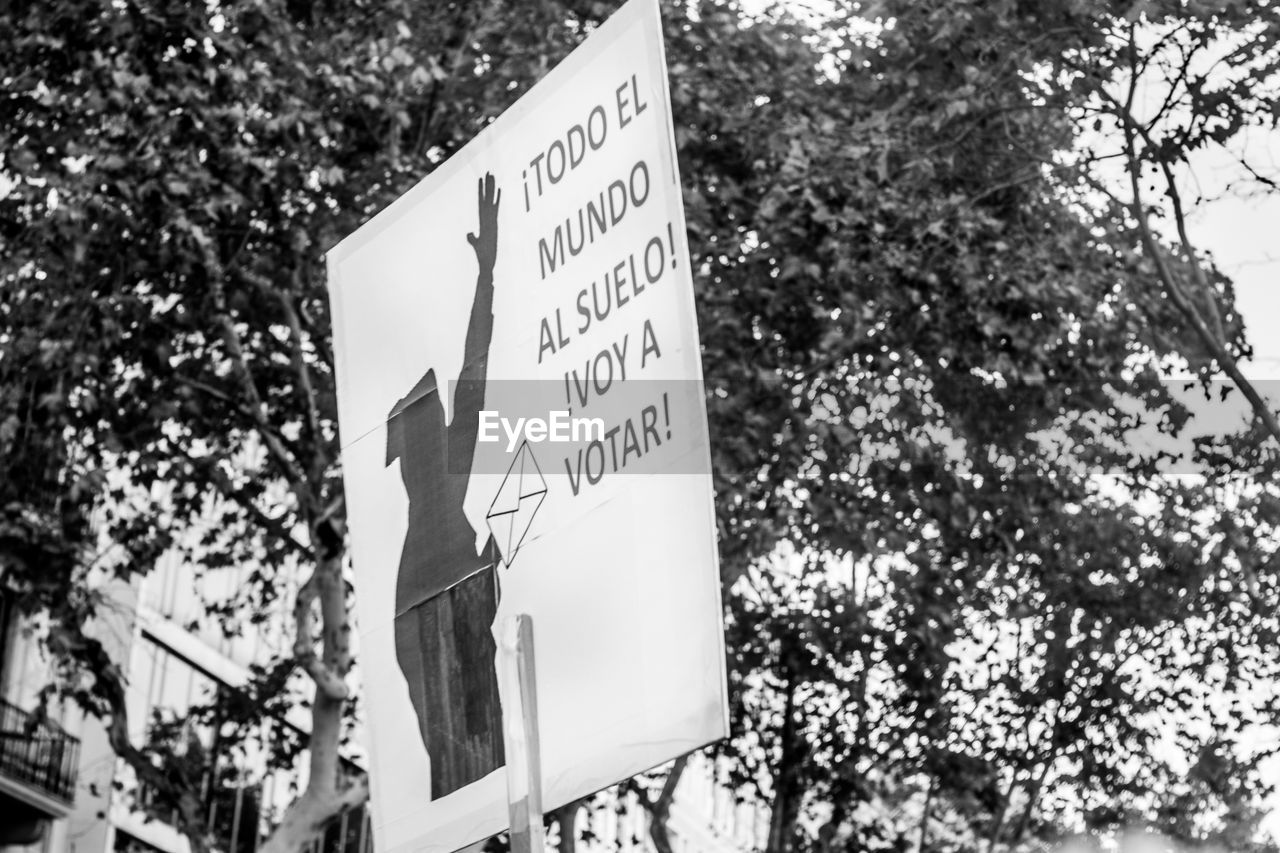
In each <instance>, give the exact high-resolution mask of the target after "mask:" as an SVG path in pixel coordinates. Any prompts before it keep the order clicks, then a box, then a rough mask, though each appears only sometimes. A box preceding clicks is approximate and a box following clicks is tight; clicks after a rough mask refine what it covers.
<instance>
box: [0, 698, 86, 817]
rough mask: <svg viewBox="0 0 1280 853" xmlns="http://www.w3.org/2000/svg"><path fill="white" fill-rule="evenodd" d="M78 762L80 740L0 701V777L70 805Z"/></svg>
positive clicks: (14, 706) (51, 724)
mask: <svg viewBox="0 0 1280 853" xmlns="http://www.w3.org/2000/svg"><path fill="white" fill-rule="evenodd" d="M79 761H80V741H79V739H77V738H74V737H72V736H71V735H69V734H67V733H66V732H64V731H63V730H62V729H61V728H59V727H58V726H56V725H54V724H53V723H51V722H48V721H45V720H37V719H36V718H35V716H33V715H32V714H30V713H28V712H26V711H23V710H22V709H21V708H19V707H17V706H16V705H11V704H10V703H8V702H6V701H4V700H3V699H0V775H2V776H6V777H8V778H9V779H12V780H14V781H17V782H20V783H22V784H24V785H26V786H28V787H30V788H33V789H35V790H36V791H39V792H40V793H43V794H46V795H48V796H50V797H53V798H55V799H58V800H61V801H63V802H65V803H71V801H72V800H73V798H74V796H75V787H76V771H77V769H78V766H79Z"/></svg>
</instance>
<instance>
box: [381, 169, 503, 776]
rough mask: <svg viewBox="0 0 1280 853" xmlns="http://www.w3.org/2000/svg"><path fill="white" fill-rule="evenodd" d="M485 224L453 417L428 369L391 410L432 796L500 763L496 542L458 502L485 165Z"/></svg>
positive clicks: (471, 451) (405, 600) (494, 212)
mask: <svg viewBox="0 0 1280 853" xmlns="http://www.w3.org/2000/svg"><path fill="white" fill-rule="evenodd" d="M477 196H478V204H479V208H480V226H479V229H478V233H474V234H468V235H467V240H468V242H470V243H471V246H472V248H474V249H475V253H476V260H477V261H478V262H479V265H480V272H479V276H478V277H477V280H476V295H475V302H474V304H473V305H472V306H471V319H470V322H469V323H468V325H467V340H466V348H465V354H464V357H463V366H462V373H461V375H460V376H459V377H458V382H457V383H456V385H455V391H454V401H453V402H454V405H453V417H452V419H451V420H449V421H448V422H446V420H445V412H444V405H443V403H442V401H441V397H442V395H447V394H448V389H447V387H445V388H441V387H440V386H439V384H438V382H437V377H436V373H435V371H434V370H428V371H427V372H426V374H425V375H424V376H423V377H422V378H421V379H420V380H418V383H417V384H416V385H414V387H413V389H412V390H411V391H409V393H408V394H406V395H405V396H404V397H402V398H401V399H400V401H399V402H397V403H396V404H395V406H394V407H393V408H392V410H391V414H390V416H389V418H388V421H387V462H386V464H387V465H390V464H391V463H392V462H394V461H395V460H397V459H399V460H400V478H401V480H403V482H404V487H405V492H406V494H407V495H408V498H409V529H408V531H407V532H406V533H405V538H404V547H403V549H402V550H401V552H400V568H399V573H398V575H397V578H396V613H395V641H396V657H397V659H398V661H399V664H400V669H401V671H402V672H403V673H404V677H405V680H406V681H407V682H408V683H409V695H410V698H411V700H412V702H413V707H414V710H415V711H416V712H417V715H418V728H419V731H420V732H421V734H422V741H423V743H424V744H425V745H426V747H427V754H428V755H429V756H430V758H431V798H432V799H439V798H440V797H443V796H444V795H446V794H448V793H450V792H451V791H456V790H457V789H458V788H461V787H462V786H464V785H467V784H468V783H470V782H473V781H475V780H477V779H480V778H482V777H484V776H485V775H487V774H488V773H490V772H491V771H493V770H496V769H498V768H499V767H501V766H502V765H503V744H502V716H501V707H500V705H499V700H498V682H497V674H496V673H495V672H494V652H495V646H494V641H493V636H492V634H491V633H490V630H489V628H490V625H491V624H492V623H493V620H494V615H495V613H496V611H497V604H498V589H497V573H496V563H497V559H496V558H497V548H496V546H495V544H494V541H493V538H492V537H490V538H489V540H488V541H487V543H486V544H485V546H484V548H483V549H482V551H481V553H480V554H477V553H476V548H475V541H476V531H475V529H474V528H472V526H471V522H470V521H468V520H467V517H466V515H464V514H463V511H462V501H463V498H464V497H465V496H466V490H467V480H468V473H469V472H470V470H471V462H472V459H473V458H474V456H475V448H476V434H477V430H478V424H479V411H480V408H481V406H483V405H484V384H485V375H486V371H487V359H488V352H489V340H490V338H491V337H492V335H493V264H494V260H495V258H496V256H497V247H498V201H499V199H500V198H501V190H498V189H496V188H495V186H494V178H493V175H490V174H486V175H485V177H484V178H483V179H481V180H480V181H479V186H478V188H477Z"/></svg>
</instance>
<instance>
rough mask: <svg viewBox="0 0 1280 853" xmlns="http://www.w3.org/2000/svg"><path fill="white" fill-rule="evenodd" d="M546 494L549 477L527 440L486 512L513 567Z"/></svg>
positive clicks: (505, 558)
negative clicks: (539, 464)
mask: <svg viewBox="0 0 1280 853" xmlns="http://www.w3.org/2000/svg"><path fill="white" fill-rule="evenodd" d="M546 497H547V481H546V479H544V478H543V476H542V469H541V468H539V467H538V461H537V460H536V459H534V458H533V451H532V450H530V449H529V442H527V441H526V442H524V443H522V444H521V445H520V449H519V450H517V451H516V458H515V461H513V462H512V463H511V467H510V468H508V469H507V475H506V477H504V478H503V480H502V485H501V486H499V487H498V494H497V495H496V496H495V497H494V499H493V503H492V504H491V505H490V506H489V511H488V512H487V513H486V514H485V523H486V524H488V525H489V532H490V533H491V534H493V541H494V542H495V543H496V544H497V546H498V551H499V552H501V554H502V564H503V565H504V566H508V567H510V565H511V561H512V560H514V559H515V558H516V554H517V553H518V552H519V550H520V546H521V545H523V544H524V539H525V536H526V535H528V533H529V526H530V525H531V524H532V523H533V517H534V515H536V514H537V512H538V507H540V506H542V502H543V500H545V499H546Z"/></svg>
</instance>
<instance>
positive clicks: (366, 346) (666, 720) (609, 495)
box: [329, 0, 727, 853]
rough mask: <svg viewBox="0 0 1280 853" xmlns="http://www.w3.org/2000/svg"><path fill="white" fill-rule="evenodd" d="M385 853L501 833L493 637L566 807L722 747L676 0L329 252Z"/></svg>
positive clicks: (602, 47)
mask: <svg viewBox="0 0 1280 853" xmlns="http://www.w3.org/2000/svg"><path fill="white" fill-rule="evenodd" d="M329 276H330V291H331V299H332V305H333V318H334V319H333V322H334V330H335V343H336V354H337V361H338V392H339V411H340V421H341V429H342V443H343V460H344V471H345V477H346V493H347V505H348V518H349V529H350V534H351V539H352V545H353V560H354V567H355V579H356V604H357V614H356V615H357V619H358V626H359V631H360V646H359V648H360V667H361V673H362V680H363V683H364V687H365V696H366V703H365V713H366V726H367V731H368V734H369V738H370V740H371V743H370V755H371V774H370V776H371V782H372V786H373V804H372V806H373V820H374V833H375V836H374V838H375V843H376V844H377V846H378V849H379V850H380V851H387V853H390V851H400V850H412V851H422V850H428V851H441V853H447V851H452V850H456V849H458V848H460V847H463V846H465V845H467V844H469V843H472V842H475V841H478V840H480V839H483V838H485V837H487V836H490V835H493V834H496V833H498V832H501V831H502V830H504V829H506V828H507V803H506V780H505V776H504V772H503V761H504V760H503V734H502V725H501V701H500V697H499V690H498V682H497V678H496V671H495V659H494V658H495V642H494V637H493V627H494V626H495V625H500V624H503V620H505V619H507V618H508V617H510V616H512V615H514V614H520V613H524V614H529V616H530V617H531V618H532V622H533V630H534V635H535V638H536V642H535V647H536V660H535V666H536V673H537V701H538V718H539V732H538V735H539V740H540V749H541V764H542V773H543V780H542V781H543V804H544V807H545V808H547V809H548V810H549V809H552V808H555V807H557V806H559V805H562V804H564V803H566V802H569V801H571V800H573V799H576V798H578V797H581V796H584V795H586V794H588V793H591V792H593V791H596V790H599V789H600V788H603V787H605V786H607V785H610V784H612V783H614V782H617V781H619V780H621V779H624V778H626V777H629V776H632V775H634V774H636V773H638V772H641V771H644V770H646V769H649V768H651V767H654V766H655V765H658V764H661V763H662V762H664V761H666V760H668V759H670V758H673V757H675V756H677V755H679V754H682V753H684V752H687V751H689V750H692V749H695V748H697V747H699V746H702V745H704V744H706V743H709V742H711V741H714V740H717V739H720V738H722V737H724V736H725V735H726V734H727V702H726V685H725V673H724V649H723V630H722V625H721V610H720V584H719V572H718V566H717V557H716V549H715V517H714V510H713V506H712V489H711V476H710V454H709V450H708V444H707V426H706V414H705V409H704V404H703V398H702V391H701V363H700V359H699V349H698V333H697V324H696V319H695V314H694V304H693V287H692V280H691V276H690V269H689V250H688V246H687V243H686V238H685V227H684V214H683V208H682V205H681V197H680V181H679V176H678V174H677V169H676V162H675V148H674V141H673V134H672V126H671V107H670V102H669V96H668V92H667V83H666V67H665V62H664V58H663V50H662V38H661V24H660V21H659V17H658V8H657V4H656V2H655V0H631V2H629V3H628V4H627V5H626V6H624V7H623V8H622V9H621V10H620V11H619V12H618V13H617V14H615V15H614V16H613V17H612V18H611V19H610V20H609V21H608V22H607V23H606V24H604V25H603V26H602V27H600V28H599V29H598V30H597V31H596V32H594V33H592V34H591V35H590V36H589V37H588V38H587V40H586V41H585V42H584V43H583V44H582V45H581V46H580V47H579V48H578V49H577V50H576V51H574V53H573V54H572V55H570V56H569V57H568V58H567V59H566V60H565V61H564V62H563V63H562V64H561V65H560V66H558V67H557V68H556V69H555V70H553V71H552V72H551V73H550V74H549V75H548V76H547V77H546V79H544V80H543V81H541V82H540V83H539V84H538V85H537V86H535V87H534V88H533V89H532V90H531V91H530V92H529V93H528V94H527V95H525V96H524V97H523V98H521V99H520V101H519V102H517V103H516V104H515V105H514V106H512V107H511V108H510V109H509V110H507V112H506V113H504V114H503V115H502V116H501V117H500V118H499V119H498V120H497V121H495V122H494V123H493V124H492V125H490V126H489V127H488V128H487V129H485V131H484V132H482V133H481V134H480V135H479V136H478V137H476V139H474V140H473V141H472V142H471V143H470V144H469V145H467V146H466V147H465V148H464V149H463V150H462V151H460V152H458V153H457V154H455V155H454V156H453V157H452V158H451V159H450V160H449V161H448V162H446V163H445V164H443V165H442V166H441V167H440V168H438V169H437V170H436V171H435V172H433V173H432V174H431V175H429V176H428V177H427V178H426V179H424V180H423V181H422V182H421V183H419V184H418V185H417V186H415V187H414V188H413V189H412V190H410V191H409V192H407V193H406V194H405V195H404V196H403V197H401V198H400V199H398V200H397V201H396V202H395V203H394V204H392V205H391V206H390V207H388V208H387V209H386V210H384V211H383V212H382V213H380V214H379V215H378V216H376V217H375V218H374V219H373V220H372V221H370V222H369V223H367V224H366V225H365V226H364V227H362V228H361V229H360V230H359V231H357V232H356V233H355V234H353V235H352V236H351V237H349V238H348V239H346V240H345V241H343V242H342V243H341V244H340V245H339V246H337V247H336V248H335V249H333V251H331V252H330V253H329Z"/></svg>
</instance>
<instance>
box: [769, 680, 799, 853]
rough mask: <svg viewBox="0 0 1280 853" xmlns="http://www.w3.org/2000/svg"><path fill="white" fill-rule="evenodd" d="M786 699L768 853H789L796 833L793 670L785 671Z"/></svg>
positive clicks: (774, 782) (774, 787) (774, 781)
mask: <svg viewBox="0 0 1280 853" xmlns="http://www.w3.org/2000/svg"><path fill="white" fill-rule="evenodd" d="M784 689H785V691H786V698H785V700H784V702H783V711H782V730H781V731H780V732H779V733H778V740H779V744H780V749H779V754H778V764H777V767H776V769H775V770H774V773H773V809H772V813H771V814H770V815H769V840H768V843H767V846H766V847H765V849H766V850H767V851H768V853H790V851H791V847H792V841H793V839H794V836H795V822H796V817H797V814H796V812H797V809H796V805H795V799H796V797H795V790H794V788H795V780H796V768H795V760H796V749H795V739H796V732H795V710H796V709H795V702H796V685H795V681H794V679H793V677H792V675H791V673H790V672H788V673H787V674H786V687H785V688H784Z"/></svg>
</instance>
